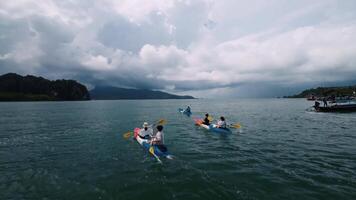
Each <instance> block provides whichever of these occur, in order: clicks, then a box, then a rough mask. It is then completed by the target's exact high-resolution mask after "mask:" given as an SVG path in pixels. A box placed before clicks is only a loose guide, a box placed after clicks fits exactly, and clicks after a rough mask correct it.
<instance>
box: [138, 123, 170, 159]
mask: <svg viewBox="0 0 356 200" xmlns="http://www.w3.org/2000/svg"><path fill="white" fill-rule="evenodd" d="M140 130H141V129H140V128H135V129H134V139H135V140H136V141H137V142H138V143H139V144H140V145H141V146H142V147H143V148H144V149H146V150H147V151H148V152H150V153H151V154H152V152H151V151H150V148H151V147H153V149H154V151H153V153H154V156H155V157H156V156H157V157H165V158H168V159H173V156H172V155H171V154H170V153H169V152H168V150H167V148H166V147H165V146H163V145H162V146H163V148H164V149H162V146H161V147H160V146H157V145H151V144H150V143H149V141H148V139H142V138H140V137H139V136H138V133H139V132H140Z"/></svg>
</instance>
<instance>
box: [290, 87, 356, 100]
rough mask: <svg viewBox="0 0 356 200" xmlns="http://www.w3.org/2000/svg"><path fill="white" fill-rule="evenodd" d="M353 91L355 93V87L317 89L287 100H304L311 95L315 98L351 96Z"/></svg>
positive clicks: (308, 90) (305, 91)
mask: <svg viewBox="0 0 356 200" xmlns="http://www.w3.org/2000/svg"><path fill="white" fill-rule="evenodd" d="M354 91H356V85H354V86H343V87H318V88H312V89H307V90H304V91H303V92H301V93H299V94H296V95H293V96H288V98H306V97H309V96H311V95H314V96H316V97H328V96H336V97H342V96H353V95H354V94H353V93H354Z"/></svg>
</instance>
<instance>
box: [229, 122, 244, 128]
mask: <svg viewBox="0 0 356 200" xmlns="http://www.w3.org/2000/svg"><path fill="white" fill-rule="evenodd" d="M229 127H230V128H241V127H242V126H241V124H240V123H236V124H230V125H229Z"/></svg>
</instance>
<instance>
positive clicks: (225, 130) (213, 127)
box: [194, 119, 232, 134]
mask: <svg viewBox="0 0 356 200" xmlns="http://www.w3.org/2000/svg"><path fill="white" fill-rule="evenodd" d="M194 121H195V124H196V125H197V126H200V127H203V128H205V129H206V130H208V131H212V132H215V133H222V134H230V133H232V131H231V130H230V129H228V128H217V127H216V125H215V124H210V125H209V126H208V125H205V124H203V120H202V119H194Z"/></svg>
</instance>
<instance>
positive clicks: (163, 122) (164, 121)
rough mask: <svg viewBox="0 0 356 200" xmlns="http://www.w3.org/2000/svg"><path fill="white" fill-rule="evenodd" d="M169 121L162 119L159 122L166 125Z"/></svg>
mask: <svg viewBox="0 0 356 200" xmlns="http://www.w3.org/2000/svg"><path fill="white" fill-rule="evenodd" d="M166 123H167V121H166V120H165V119H160V120H159V121H158V122H157V124H158V125H165V124H166Z"/></svg>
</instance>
